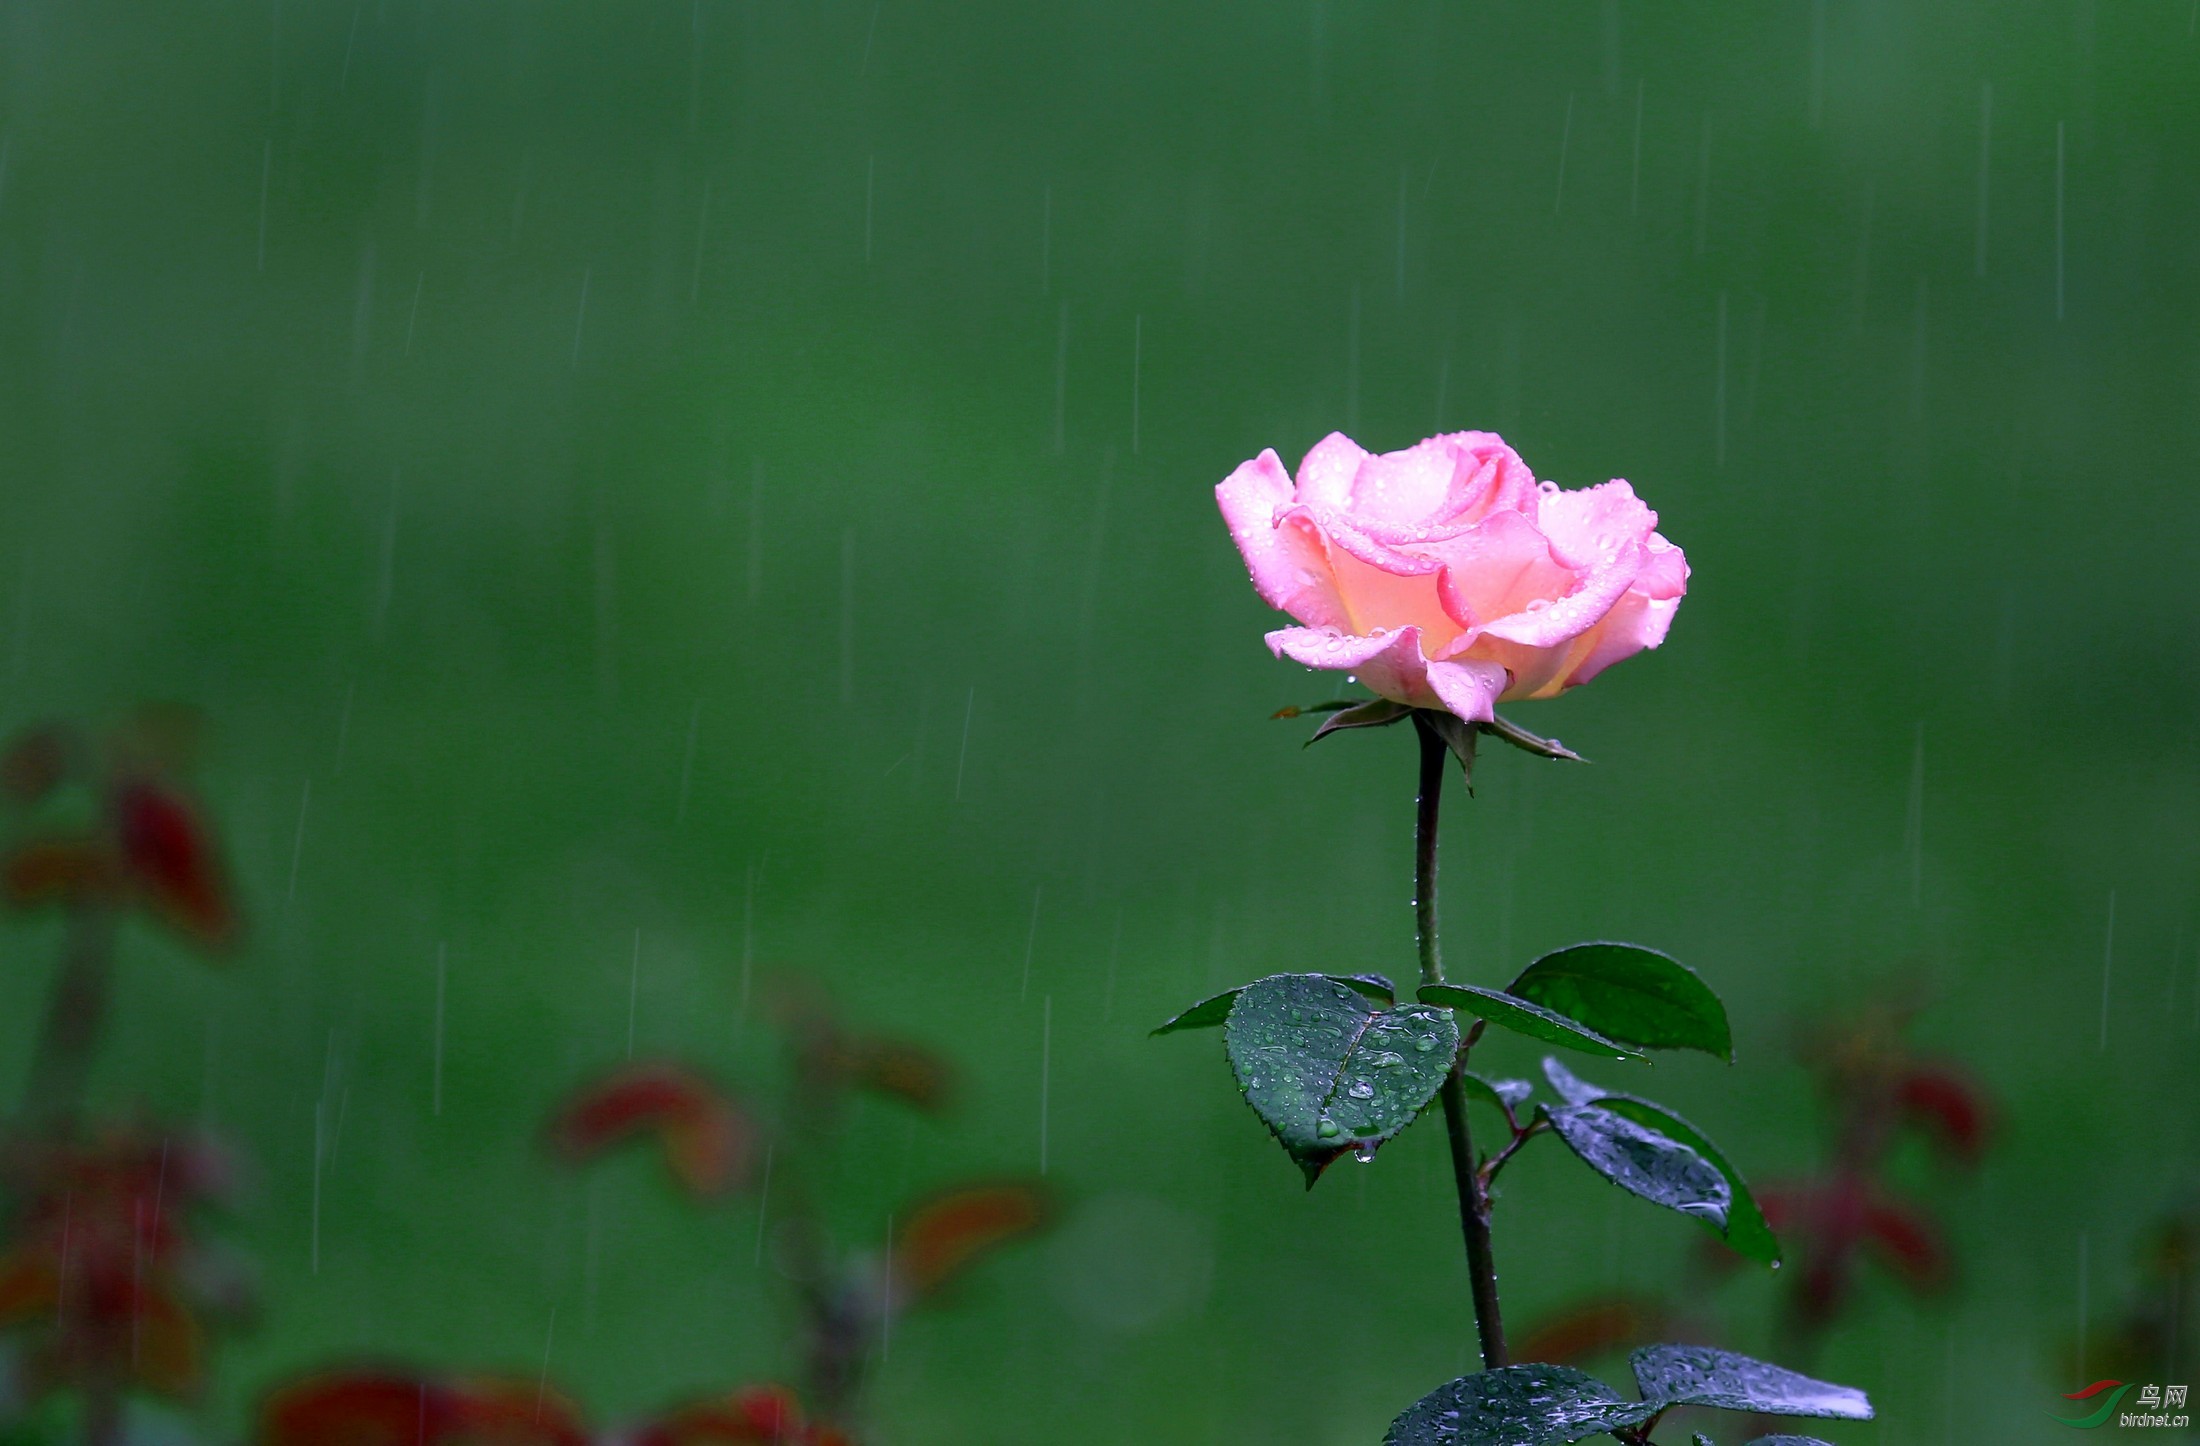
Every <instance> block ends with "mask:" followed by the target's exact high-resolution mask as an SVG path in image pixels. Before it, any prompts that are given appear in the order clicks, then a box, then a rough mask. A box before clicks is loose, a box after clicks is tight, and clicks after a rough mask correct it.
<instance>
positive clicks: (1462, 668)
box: [1428, 661, 1506, 723]
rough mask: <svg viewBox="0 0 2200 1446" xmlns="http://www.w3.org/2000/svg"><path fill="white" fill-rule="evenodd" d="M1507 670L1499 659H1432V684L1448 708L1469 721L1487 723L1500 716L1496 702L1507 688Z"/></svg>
mask: <svg viewBox="0 0 2200 1446" xmlns="http://www.w3.org/2000/svg"><path fill="white" fill-rule="evenodd" d="M1505 682H1506V674H1505V670H1504V669H1503V668H1502V667H1500V666H1499V665H1497V664H1496V663H1485V662H1479V661H1475V662H1464V663H1456V662H1455V663H1431V664H1429V665H1428V685H1429V688H1430V689H1431V690H1432V691H1433V692H1434V693H1435V694H1436V697H1437V699H1438V700H1439V701H1440V702H1442V703H1443V705H1444V709H1445V711H1446V712H1450V713H1454V714H1457V715H1458V716H1459V717H1461V718H1464V719H1466V720H1467V721H1468V722H1469V723H1487V722H1490V721H1491V720H1492V719H1493V718H1495V717H1496V716H1497V714H1496V706H1497V699H1498V696H1499V695H1500V694H1502V693H1503V692H1504V691H1505Z"/></svg>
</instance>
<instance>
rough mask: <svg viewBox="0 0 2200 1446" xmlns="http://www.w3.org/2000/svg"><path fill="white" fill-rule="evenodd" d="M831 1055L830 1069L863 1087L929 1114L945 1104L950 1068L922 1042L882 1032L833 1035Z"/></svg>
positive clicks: (950, 1078)
mask: <svg viewBox="0 0 2200 1446" xmlns="http://www.w3.org/2000/svg"><path fill="white" fill-rule="evenodd" d="M831 1054H832V1058H831V1060H830V1061H829V1063H830V1066H831V1068H833V1069H834V1070H835V1071H837V1072H838V1073H839V1074H841V1075H842V1076H843V1077H845V1078H846V1079H848V1080H850V1081H851V1082H853V1083H855V1084H858V1085H861V1086H863V1087H864V1088H865V1089H870V1090H875V1091H877V1092H878V1093H880V1094H887V1095H892V1096H894V1097H895V1098H896V1099H899V1100H903V1101H905V1102H907V1103H908V1104H911V1105H914V1106H916V1107H917V1108H918V1109H920V1110H926V1111H929V1112H932V1113H938V1112H939V1111H940V1110H941V1109H943V1108H944V1107H945V1106H946V1104H947V1097H948V1093H949V1089H950V1086H951V1085H952V1083H953V1079H954V1074H953V1071H952V1070H951V1069H950V1067H949V1065H948V1063H947V1061H946V1060H945V1059H943V1058H941V1057H940V1056H939V1055H938V1054H936V1053H934V1052H933V1051H932V1050H929V1049H926V1048H925V1047H924V1046H923V1045H921V1044H912V1043H910V1042H909V1041H907V1040H902V1039H892V1038H889V1037H887V1036H885V1035H859V1036H856V1037H853V1038H843V1037H839V1036H835V1037H834V1041H833V1045H832V1049H831Z"/></svg>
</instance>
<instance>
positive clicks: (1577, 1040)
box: [1419, 984, 1645, 1059]
mask: <svg viewBox="0 0 2200 1446" xmlns="http://www.w3.org/2000/svg"><path fill="white" fill-rule="evenodd" d="M1419 997H1420V1000H1421V1002H1422V1003H1423V1004H1435V1005H1439V1006H1441V1007H1443V1008H1445V1009H1457V1010H1462V1011H1464V1012H1466V1013H1468V1014H1471V1015H1474V1016H1475V1017H1476V1018H1477V1019H1486V1020H1488V1021H1489V1022H1490V1023H1492V1024H1495V1025H1498V1026H1499V1027H1501V1028H1504V1029H1509V1030H1512V1031H1513V1032H1514V1033H1515V1034H1525V1035H1527V1036H1528V1037H1529V1038H1530V1039H1540V1040H1542V1041H1543V1042H1544V1043H1545V1044H1562V1045H1564V1046H1565V1047H1566V1048H1568V1049H1578V1050H1580V1051H1582V1052H1583V1053H1584V1054H1595V1055H1602V1056H1603V1057H1604V1058H1606V1059H1642V1058H1644V1057H1645V1056H1644V1055H1643V1054H1642V1053H1641V1052H1640V1051H1638V1050H1633V1049H1629V1048H1628V1047H1627V1046H1626V1045H1624V1044H1620V1043H1618V1042H1617V1041H1615V1040H1610V1039H1606V1038H1605V1037H1604V1036H1603V1035H1601V1034H1599V1033H1597V1032H1596V1031H1595V1030H1593V1029H1591V1028H1589V1027H1588V1026H1587V1025H1584V1024H1577V1023H1575V1022H1574V1021H1573V1020H1571V1019H1568V1018H1567V1017H1566V1016H1565V1015H1563V1014H1557V1013H1554V1012H1553V1011H1551V1010H1548V1009H1545V1008H1544V1007H1543V1006H1542V1005H1540V1004H1536V1003H1533V1002H1531V1001H1529V1000H1526V999H1519V998H1515V997H1514V996H1513V995H1510V994H1502V993H1499V992H1498V991H1497V990H1495V989H1484V988H1481V987H1480V986H1479V985H1474V984H1424V985H1422V986H1421V990H1420V996H1419Z"/></svg>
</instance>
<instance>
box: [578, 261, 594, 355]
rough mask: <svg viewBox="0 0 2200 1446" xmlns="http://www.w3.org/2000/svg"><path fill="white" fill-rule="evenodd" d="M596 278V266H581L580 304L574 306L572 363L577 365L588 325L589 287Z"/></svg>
mask: <svg viewBox="0 0 2200 1446" xmlns="http://www.w3.org/2000/svg"><path fill="white" fill-rule="evenodd" d="M595 279H596V268H595V267H593V266H584V267H582V268H581V299H580V302H579V304H578V305H576V306H575V307H574V308H573V359H572V365H573V366H575V367H578V366H579V365H580V364H581V336H582V333H583V331H584V330H585V329H586V327H587V325H588V287H589V284H590V283H591V282H593V281H594V280H595Z"/></svg>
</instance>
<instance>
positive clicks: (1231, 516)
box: [1215, 432, 1688, 723]
mask: <svg viewBox="0 0 2200 1446" xmlns="http://www.w3.org/2000/svg"><path fill="white" fill-rule="evenodd" d="M1215 498H1216V500H1217V501H1219V502H1220V503H1221V504H1222V516H1223V518H1224V520H1225V521H1227V522H1228V523H1229V524H1230V535H1231V537H1233V538H1234V539H1236V541H1237V545H1238V551H1240V552H1242V553H1244V554H1245V562H1246V565H1247V566H1248V567H1250V568H1251V569H1252V572H1253V586H1254V587H1255V588H1256V589H1258V590H1259V592H1260V595H1261V596H1262V597H1263V598H1265V599H1267V600H1268V602H1270V603H1271V604H1273V605H1274V606H1276V607H1279V608H1281V609H1283V610H1284V611H1285V612H1287V613H1289V614H1291V616H1293V617H1295V618H1297V619H1298V620H1299V621H1300V622H1301V623H1303V624H1305V626H1304V627H1297V628H1282V629H1279V630H1278V631H1276V632H1272V633H1270V634H1269V635H1268V646H1269V648H1270V649H1271V650H1273V651H1274V652H1275V654H1276V655H1277V656H1278V657H1286V656H1288V657H1292V658H1296V659H1297V660H1298V661H1299V662H1302V663H1304V664H1306V665H1307V666H1308V667H1310V668H1334V669H1337V670H1339V671H1347V672H1351V673H1354V674H1356V675H1357V676H1358V678H1359V680H1360V681H1361V682H1362V683H1365V684H1366V685H1367V686H1368V687H1370V688H1372V689H1374V690H1375V691H1376V692H1377V693H1380V694H1381V695H1382V696H1383V697H1385V698H1391V699H1395V700H1396V701H1398V702H1400V703H1406V704H1410V705H1412V706H1413V707H1416V708H1438V709H1443V710H1445V711H1447V712H1451V713H1455V714H1457V715H1458V716H1459V717H1461V718H1464V719H1467V720H1468V721H1470V722H1485V723H1486V722H1488V721H1490V718H1491V709H1492V707H1493V706H1494V705H1495V704H1496V703H1498V702H1500V701H1505V702H1511V701H1513V700H1515V699H1520V698H1552V697H1556V696H1557V695H1558V694H1560V693H1563V692H1564V691H1566V690H1567V689H1568V688H1571V687H1573V686H1575V685H1576V684H1578V683H1586V682H1588V681H1589V680H1590V679H1591V678H1594V677H1595V676H1596V675H1597V674H1599V673H1601V672H1603V671H1604V670H1605V669H1606V668H1608V667H1610V666H1611V665H1612V664H1614V663H1616V662H1618V661H1619V660H1620V659H1621V658H1624V657H1627V656H1628V655H1630V654H1632V653H1635V652H1639V651H1640V650H1642V649H1644V648H1654V647H1656V646H1657V645H1658V644H1659V643H1661V642H1663V641H1664V640H1665V630H1666V629H1667V628H1668V627H1669V626H1671V625H1672V621H1673V613H1674V610H1675V609H1676V608H1678V607H1679V606H1680V602H1681V594H1682V593H1684V592H1686V591H1687V590H1688V563H1687V560H1686V559H1685V558H1683V557H1682V556H1681V550H1680V549H1679V548H1677V547H1675V546H1673V544H1672V543H1670V542H1667V541H1666V540H1665V539H1664V538H1662V537H1660V536H1659V535H1658V534H1657V531H1656V528H1657V524H1658V515H1657V514H1656V513H1655V512H1652V511H1651V510H1650V509H1649V508H1648V507H1645V506H1644V505H1643V504H1642V502H1641V501H1640V500H1639V499H1637V498H1636V496H1635V491H1634V489H1633V488H1632V487H1630V486H1628V485H1627V484H1626V483H1625V482H1607V483H1605V484H1604V485H1603V486H1601V487H1589V488H1585V489H1583V490H1581V491H1579V492H1565V491H1561V490H1560V489H1559V487H1558V485H1557V484H1556V483H1553V482H1538V481H1536V480H1535V474H1534V473H1532V472H1530V471H1529V470H1528V465H1527V464H1526V463H1525V462H1522V461H1521V460H1520V458H1519V456H1518V455H1516V454H1515V453H1514V452H1513V450H1512V448H1510V447H1508V446H1506V445H1505V444H1504V442H1503V441H1502V440H1500V439H1499V438H1498V437H1497V436H1496V435H1495V434H1494V433H1490V432H1453V433H1450V434H1448V435H1446V436H1441V437H1431V438H1429V439H1428V440H1427V441H1425V442H1422V443H1420V444H1419V445H1417V446H1414V447H1412V448H1409V449H1408V450H1406V451H1403V452H1386V453H1384V454H1382V455H1381V456H1370V455H1369V454H1368V453H1367V452H1365V451H1363V450H1361V448H1360V447H1359V446H1358V445H1356V444H1355V443H1354V442H1353V441H1352V440H1351V439H1350V438H1348V437H1345V436H1343V435H1342V434H1340V433H1331V434H1330V435H1329V436H1327V437H1325V438H1323V439H1322V441H1321V442H1319V443H1318V444H1316V446H1315V448H1314V450H1313V451H1311V452H1309V453H1307V454H1306V460H1305V461H1304V462H1302V463H1301V464H1300V465H1299V478H1298V482H1297V484H1296V485H1295V486H1294V485H1293V483H1292V481H1291V478H1290V476H1289V475H1288V474H1286V473H1285V472H1284V470H1283V463H1282V462H1280V461H1279V460H1277V457H1276V454H1275V452H1274V451H1272V450H1271V451H1265V452H1262V453H1261V454H1260V455H1259V456H1258V457H1256V458H1254V459H1253V460H1252V461H1250V462H1247V463H1245V464H1244V465H1243V466H1241V467H1239V468H1238V469H1237V470H1236V471H1235V472H1232V473H1231V474H1230V476H1229V478H1228V479H1227V480H1226V481H1224V482H1223V484H1222V485H1221V486H1219V487H1217V488H1216V489H1215Z"/></svg>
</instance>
